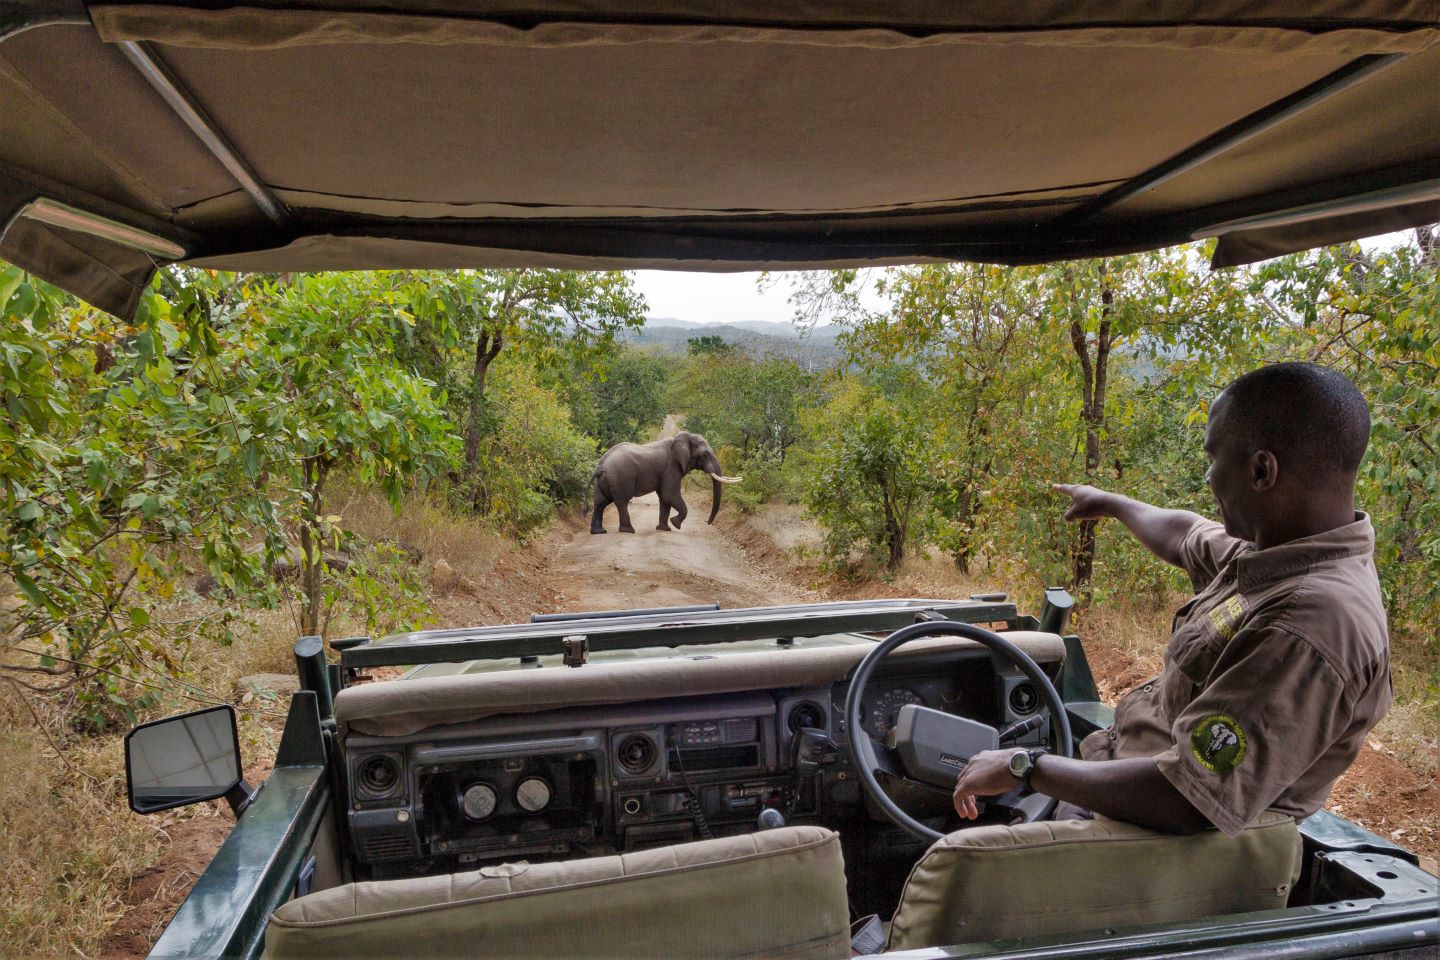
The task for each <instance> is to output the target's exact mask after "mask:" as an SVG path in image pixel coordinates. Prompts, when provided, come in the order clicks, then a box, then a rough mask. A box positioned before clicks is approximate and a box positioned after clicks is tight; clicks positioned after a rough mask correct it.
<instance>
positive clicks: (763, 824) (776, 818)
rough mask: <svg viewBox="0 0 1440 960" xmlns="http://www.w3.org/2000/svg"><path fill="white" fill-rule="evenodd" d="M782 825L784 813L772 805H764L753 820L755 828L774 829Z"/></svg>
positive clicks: (783, 823)
mask: <svg viewBox="0 0 1440 960" xmlns="http://www.w3.org/2000/svg"><path fill="white" fill-rule="evenodd" d="M783 826H785V814H783V813H781V812H780V811H779V810H776V809H775V808H774V807H765V808H764V809H763V810H761V811H760V816H759V817H758V818H757V819H756V821H755V827H756V829H757V830H774V829H775V828H776V827H783Z"/></svg>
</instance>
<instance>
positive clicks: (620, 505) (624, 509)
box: [615, 500, 635, 533]
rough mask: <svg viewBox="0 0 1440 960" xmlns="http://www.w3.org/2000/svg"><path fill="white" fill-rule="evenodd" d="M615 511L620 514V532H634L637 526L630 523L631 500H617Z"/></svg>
mask: <svg viewBox="0 0 1440 960" xmlns="http://www.w3.org/2000/svg"><path fill="white" fill-rule="evenodd" d="M615 512H617V513H619V514H620V532H621V533H634V532H635V528H634V527H633V526H631V525H630V501H629V500H616V501H615Z"/></svg>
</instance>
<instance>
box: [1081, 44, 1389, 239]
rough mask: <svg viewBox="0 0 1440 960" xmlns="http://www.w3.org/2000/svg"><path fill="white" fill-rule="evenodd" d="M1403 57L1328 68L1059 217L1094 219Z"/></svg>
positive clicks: (1374, 57) (1380, 57) (1370, 58)
mask: <svg viewBox="0 0 1440 960" xmlns="http://www.w3.org/2000/svg"><path fill="white" fill-rule="evenodd" d="M1404 58H1405V54H1400V53H1388V54H1384V55H1369V56H1364V57H1360V58H1358V59H1356V60H1352V61H1351V62H1349V63H1347V64H1346V65H1345V66H1343V67H1341V68H1340V69H1339V70H1336V71H1335V72H1334V73H1330V74H1327V75H1326V76H1323V77H1321V78H1320V79H1319V80H1316V81H1315V82H1314V83H1312V84H1310V85H1309V86H1306V87H1301V88H1300V89H1299V90H1296V91H1295V92H1294V93H1292V94H1290V95H1289V96H1286V97H1284V98H1282V99H1280V100H1276V101H1275V102H1274V103H1272V104H1270V105H1268V106H1265V107H1261V108H1260V109H1259V110H1256V111H1255V112H1254V113H1252V114H1250V115H1249V116H1246V117H1241V118H1240V119H1239V120H1236V121H1235V122H1234V123H1232V124H1230V125H1229V126H1227V127H1224V128H1222V129H1221V130H1219V131H1217V132H1215V133H1213V134H1211V135H1210V136H1208V137H1206V138H1205V139H1204V140H1201V141H1200V142H1199V143H1197V144H1195V145H1194V146H1191V147H1189V148H1188V149H1186V150H1184V151H1182V152H1180V153H1178V154H1176V155H1175V156H1173V157H1171V158H1170V159H1169V160H1166V161H1164V162H1163V163H1161V164H1158V165H1157V166H1154V167H1151V168H1150V169H1149V170H1146V171H1145V172H1144V173H1142V174H1140V175H1139V176H1137V177H1135V178H1134V179H1131V180H1127V181H1126V182H1125V183H1122V184H1120V186H1118V187H1114V188H1113V189H1110V190H1107V191H1106V192H1105V193H1102V194H1101V195H1100V196H1098V197H1096V198H1095V199H1093V200H1091V201H1090V202H1089V203H1086V204H1084V205H1082V206H1080V207H1078V208H1077V209H1075V210H1073V211H1071V212H1070V213H1068V214H1066V215H1065V216H1063V217H1061V218H1059V223H1063V224H1074V223H1081V222H1084V221H1086V220H1093V219H1094V218H1095V217H1098V216H1099V215H1100V214H1102V213H1104V212H1105V211H1107V210H1110V209H1112V208H1114V207H1116V206H1119V205H1120V204H1122V203H1124V202H1125V201H1126V200H1129V199H1131V198H1132V197H1136V196H1139V195H1140V194H1142V193H1146V192H1148V191H1150V190H1154V189H1155V188H1156V187H1158V186H1160V185H1161V184H1162V183H1165V182H1166V181H1168V180H1171V179H1174V178H1175V177H1178V176H1180V175H1181V174H1182V173H1187V172H1189V171H1191V170H1194V169H1195V168H1196V167H1198V166H1200V165H1201V164H1203V163H1206V162H1207V161H1209V160H1213V159H1214V158H1216V157H1218V156H1220V155H1221V154H1223V153H1226V152H1228V151H1230V150H1233V149H1234V148H1235V147H1238V146H1239V145H1240V144H1242V143H1244V142H1246V141H1247V140H1249V139H1251V138H1252V137H1256V136H1259V135H1260V134H1262V133H1264V132H1265V131H1267V130H1270V129H1272V128H1274V127H1277V126H1279V125H1280V124H1282V123H1284V122H1285V121H1287V120H1289V119H1291V118H1292V117H1295V116H1297V115H1298V114H1300V113H1303V112H1304V111H1306V110H1309V109H1310V108H1311V107H1313V106H1316V105H1318V104H1320V103H1324V102H1325V101H1326V100H1328V99H1330V98H1331V97H1333V96H1335V95H1336V94H1338V93H1342V92H1344V91H1345V90H1348V89H1350V88H1351V87H1353V86H1355V85H1356V84H1359V83H1363V82H1364V81H1366V80H1368V79H1370V78H1371V77H1373V76H1375V74H1377V73H1379V72H1381V71H1382V70H1386V69H1388V68H1390V67H1392V66H1394V65H1395V64H1396V63H1398V62H1399V61H1401V60H1403V59H1404Z"/></svg>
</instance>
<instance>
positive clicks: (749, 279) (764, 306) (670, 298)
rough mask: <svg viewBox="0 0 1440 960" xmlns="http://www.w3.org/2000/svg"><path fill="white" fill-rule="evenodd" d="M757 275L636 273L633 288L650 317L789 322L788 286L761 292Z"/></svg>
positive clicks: (784, 285) (730, 321) (665, 271)
mask: <svg viewBox="0 0 1440 960" xmlns="http://www.w3.org/2000/svg"><path fill="white" fill-rule="evenodd" d="M759 278H760V274H759V273H680V272H678V271H673V270H638V271H636V273H635V286H636V287H638V288H639V290H640V292H641V293H643V294H644V295H645V302H646V303H648V304H649V305H650V316H652V317H674V318H675V319H677V320H693V321H694V322H696V323H734V322H736V321H737V320H769V321H772V322H780V323H789V322H790V318H791V317H792V316H793V315H794V310H793V309H792V308H791V306H790V304H789V303H787V302H786V298H787V297H789V296H790V287H789V285H788V284H786V283H784V282H783V281H782V282H780V283H778V284H775V285H773V286H771V287H770V288H769V289H767V290H766V291H765V292H764V293H761V292H760V288H759V286H758V285H757V284H756V281H757V280H758V279H759Z"/></svg>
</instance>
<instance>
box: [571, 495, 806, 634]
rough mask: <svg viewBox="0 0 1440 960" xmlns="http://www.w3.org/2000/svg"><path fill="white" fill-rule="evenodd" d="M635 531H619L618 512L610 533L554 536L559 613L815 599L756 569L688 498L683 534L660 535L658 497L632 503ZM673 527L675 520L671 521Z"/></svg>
mask: <svg viewBox="0 0 1440 960" xmlns="http://www.w3.org/2000/svg"><path fill="white" fill-rule="evenodd" d="M630 510H631V518H632V520H633V521H634V524H635V532H634V533H618V532H616V527H617V526H618V525H619V523H618V521H617V520H616V517H615V511H614V509H613V508H612V509H610V510H608V511H606V515H605V525H606V527H607V528H608V529H609V532H608V533H606V534H604V535H594V534H591V533H590V531H589V527H588V526H587V525H583V524H580V523H565V524H563V525H561V526H560V527H559V528H558V529H557V531H556V533H555V534H552V536H553V537H554V540H553V542H554V544H555V547H554V551H555V552H554V554H553V558H552V561H551V567H550V577H549V580H550V587H551V589H552V590H554V591H555V592H556V593H558V594H559V595H560V598H561V599H560V601H559V602H560V604H561V609H562V610H564V611H580V610H615V609H634V608H636V607H668V606H681V605H689V604H700V603H718V604H720V605H721V606H722V607H749V606H757V605H760V604H770V603H787V602H801V601H805V600H812V599H816V598H815V597H814V596H811V595H808V594H806V593H802V592H801V591H799V590H797V589H796V588H794V587H793V586H791V585H790V584H788V583H786V582H785V581H783V580H781V579H779V578H778V577H775V576H772V575H770V574H769V573H768V572H767V571H766V570H764V569H762V568H760V567H758V566H757V565H756V564H754V563H752V562H751V561H750V560H749V559H748V558H747V557H746V555H745V554H744V553H743V552H741V550H740V549H739V548H738V547H737V546H735V544H734V543H733V542H732V541H731V540H729V539H727V538H726V537H725V536H724V535H722V534H721V532H720V530H719V526H720V525H722V524H724V523H725V522H726V511H725V509H724V508H723V506H722V508H721V511H720V516H719V517H718V518H717V519H716V521H715V525H714V526H711V525H709V524H707V523H706V522H705V520H704V519H703V518H704V517H706V516H709V514H710V501H709V498H708V497H704V498H703V499H697V498H693V497H692V498H690V516H689V517H688V518H687V519H686V521H685V526H684V528H683V529H680V530H670V531H661V530H656V529H655V521H656V519H657V518H658V517H659V513H660V501H659V500H658V499H657V497H656V495H655V494H653V493H652V494H649V495H647V496H644V497H639V498H637V499H635V500H632V501H631V502H630ZM671 523H672V524H673V523H674V520H671Z"/></svg>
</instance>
